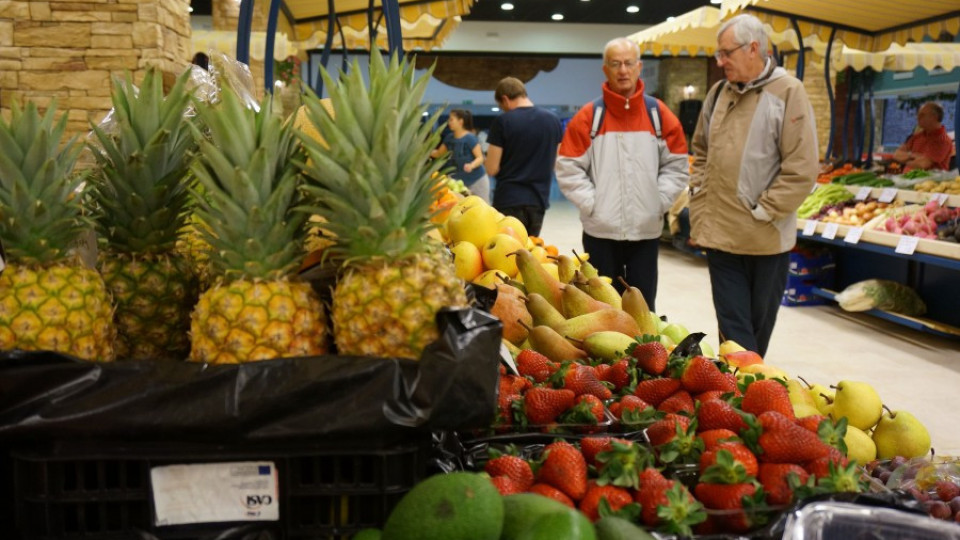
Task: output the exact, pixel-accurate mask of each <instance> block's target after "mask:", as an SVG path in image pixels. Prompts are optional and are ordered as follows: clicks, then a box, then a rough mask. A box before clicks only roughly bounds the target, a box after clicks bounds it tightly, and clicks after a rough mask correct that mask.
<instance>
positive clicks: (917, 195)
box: [845, 186, 960, 206]
mask: <svg viewBox="0 0 960 540" xmlns="http://www.w3.org/2000/svg"><path fill="white" fill-rule="evenodd" d="M845 187H846V188H847V191H849V192H850V193H853V194H854V195H856V194H858V193H860V190H861V189H862V188H863V186H845ZM884 189H894V188H871V189H870V197H871V198H873V199H879V198H880V195H881V194H882V193H883V190H884ZM934 195H938V194H937V193H929V192H926V191H913V190H912V189H897V197H896V199H894V200H897V201H901V202H904V203H907V204H926V203H927V202H928V201H929V200H930V199H932V198H933V196H934ZM945 204H946V205H947V206H960V195H947V202H946V203H945Z"/></svg>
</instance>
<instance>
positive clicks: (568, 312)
mask: <svg viewBox="0 0 960 540" xmlns="http://www.w3.org/2000/svg"><path fill="white" fill-rule="evenodd" d="M560 302H561V304H562V305H563V316H564V317H566V318H568V319H569V318H572V317H576V316H578V315H583V314H585V313H593V312H594V311H600V310H601V309H610V307H611V306H610V304H607V303H606V302H601V301H600V300H597V299H596V298H594V297H592V296H590V295H589V294H587V293H586V292H584V291H582V290H580V288H578V287H575V286H573V285H564V286H563V291H562V292H561V295H560Z"/></svg>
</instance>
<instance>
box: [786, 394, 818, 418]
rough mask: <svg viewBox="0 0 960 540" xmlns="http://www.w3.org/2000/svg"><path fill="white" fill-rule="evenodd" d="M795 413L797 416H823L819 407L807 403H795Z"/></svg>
mask: <svg viewBox="0 0 960 540" xmlns="http://www.w3.org/2000/svg"><path fill="white" fill-rule="evenodd" d="M804 391H806V390H804ZM793 415H794V416H796V417H797V418H805V417H807V416H823V415H822V414H820V410H819V409H817V408H816V407H814V406H813V405H809V404H807V403H794V404H793Z"/></svg>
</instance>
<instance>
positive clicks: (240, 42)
mask: <svg viewBox="0 0 960 540" xmlns="http://www.w3.org/2000/svg"><path fill="white" fill-rule="evenodd" d="M252 27H253V0H242V1H241V2H240V15H239V19H238V20H237V61H238V62H241V63H244V64H247V65H248V66H249V65H250V31H251V29H252Z"/></svg>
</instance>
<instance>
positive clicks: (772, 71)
mask: <svg viewBox="0 0 960 540" xmlns="http://www.w3.org/2000/svg"><path fill="white" fill-rule="evenodd" d="M786 75H787V70H785V69H783V68H782V67H780V66H778V65H777V64H776V62H774V61H773V58H772V57H769V56H768V57H767V62H766V64H764V65H763V71H761V72H760V75H758V76H757V78H756V79H754V80H752V81H750V82H748V83H737V84H733V85H731V86H732V87H733V88H735V89H736V90H737V91H738V92H740V93H741V94H745V93H747V92H749V91H750V90H753V89H754V88H760V87H761V86H765V85H767V84H769V83H771V82H773V81H775V80H777V79H779V78H781V77H785V76H786Z"/></svg>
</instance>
